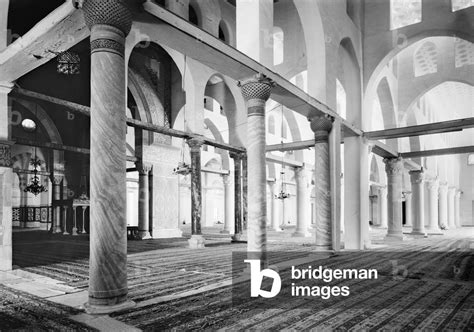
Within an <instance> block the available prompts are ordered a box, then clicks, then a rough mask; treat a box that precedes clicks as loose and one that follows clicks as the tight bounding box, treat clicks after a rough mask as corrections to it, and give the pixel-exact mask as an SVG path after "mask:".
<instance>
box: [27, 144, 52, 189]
mask: <svg viewBox="0 0 474 332" xmlns="http://www.w3.org/2000/svg"><path fill="white" fill-rule="evenodd" d="M30 164H31V165H32V166H33V167H34V170H33V178H32V179H31V183H30V184H29V185H28V186H27V187H26V188H25V189H23V191H24V192H30V193H32V194H33V195H35V196H38V195H39V194H41V193H43V192H46V191H48V189H46V187H45V186H43V185H42V184H41V181H40V178H39V176H38V167H41V164H42V162H41V160H39V159H38V157H37V156H36V148H35V157H34V158H33V159H31V161H30Z"/></svg>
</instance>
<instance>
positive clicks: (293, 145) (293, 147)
mask: <svg viewBox="0 0 474 332" xmlns="http://www.w3.org/2000/svg"><path fill="white" fill-rule="evenodd" d="M312 147H314V139H309V140H305V141H299V142H289V143H280V144H271V145H267V146H266V147H265V151H266V152H272V151H282V152H284V151H297V150H304V149H309V148H312Z"/></svg>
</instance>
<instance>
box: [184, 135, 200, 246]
mask: <svg viewBox="0 0 474 332" xmlns="http://www.w3.org/2000/svg"><path fill="white" fill-rule="evenodd" d="M203 143H204V142H203V141H202V140H199V139H190V140H188V145H189V148H190V150H191V238H190V239H189V246H190V247H191V248H195V249H196V248H203V247H204V237H203V236H202V233H201V214H202V184H201V147H202V145H203Z"/></svg>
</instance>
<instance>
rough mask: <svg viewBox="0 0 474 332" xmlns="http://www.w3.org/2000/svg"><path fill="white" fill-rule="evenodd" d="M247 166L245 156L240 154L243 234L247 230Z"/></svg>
mask: <svg viewBox="0 0 474 332" xmlns="http://www.w3.org/2000/svg"><path fill="white" fill-rule="evenodd" d="M248 181H249V180H248V164H247V155H246V154H245V153H243V154H242V230H243V231H244V232H245V231H246V230H247V228H248V220H249V211H248V206H249V202H248V191H249V189H248V188H249V187H248Z"/></svg>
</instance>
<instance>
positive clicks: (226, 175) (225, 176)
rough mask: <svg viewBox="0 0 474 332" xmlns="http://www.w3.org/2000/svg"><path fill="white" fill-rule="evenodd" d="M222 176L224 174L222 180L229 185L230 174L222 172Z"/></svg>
mask: <svg viewBox="0 0 474 332" xmlns="http://www.w3.org/2000/svg"><path fill="white" fill-rule="evenodd" d="M221 176H222V182H224V185H226V186H228V185H230V184H231V181H230V175H229V174H221Z"/></svg>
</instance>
